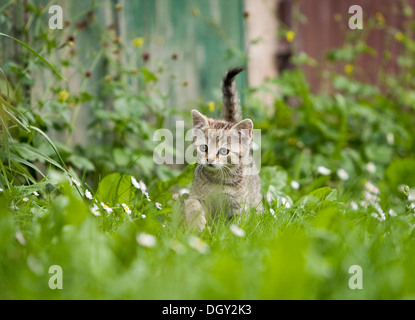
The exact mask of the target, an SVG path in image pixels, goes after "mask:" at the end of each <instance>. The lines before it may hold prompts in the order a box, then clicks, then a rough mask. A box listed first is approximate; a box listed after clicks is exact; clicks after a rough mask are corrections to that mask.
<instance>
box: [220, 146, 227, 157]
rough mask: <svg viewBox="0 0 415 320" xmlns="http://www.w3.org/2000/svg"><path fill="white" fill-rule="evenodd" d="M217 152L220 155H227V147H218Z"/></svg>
mask: <svg viewBox="0 0 415 320" xmlns="http://www.w3.org/2000/svg"><path fill="white" fill-rule="evenodd" d="M219 154H220V155H222V156H226V155H228V154H229V149H226V148H220V149H219Z"/></svg>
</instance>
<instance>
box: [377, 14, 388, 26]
mask: <svg viewBox="0 0 415 320" xmlns="http://www.w3.org/2000/svg"><path fill="white" fill-rule="evenodd" d="M375 17H376V20H377V21H378V23H379V24H380V25H381V26H383V25H384V24H385V22H386V20H385V17H384V16H383V14H382V13H381V12H376V14H375Z"/></svg>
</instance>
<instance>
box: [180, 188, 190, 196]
mask: <svg viewBox="0 0 415 320" xmlns="http://www.w3.org/2000/svg"><path fill="white" fill-rule="evenodd" d="M189 193H190V190H189V189H186V188H181V189H180V190H179V194H180V195H181V196H182V195H184V194H189Z"/></svg>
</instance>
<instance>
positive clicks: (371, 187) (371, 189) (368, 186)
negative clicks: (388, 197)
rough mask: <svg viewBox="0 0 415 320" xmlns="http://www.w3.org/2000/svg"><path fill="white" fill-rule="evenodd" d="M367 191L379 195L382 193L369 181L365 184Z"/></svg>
mask: <svg viewBox="0 0 415 320" xmlns="http://www.w3.org/2000/svg"><path fill="white" fill-rule="evenodd" d="M365 189H366V190H367V191H369V192H371V193H373V194H379V193H380V191H379V189H378V187H376V186H375V185H374V184H373V183H372V182H370V181H368V182H366V183H365Z"/></svg>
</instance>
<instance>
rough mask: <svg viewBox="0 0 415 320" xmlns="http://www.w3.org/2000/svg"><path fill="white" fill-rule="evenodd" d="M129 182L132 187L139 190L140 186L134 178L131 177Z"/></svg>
mask: <svg viewBox="0 0 415 320" xmlns="http://www.w3.org/2000/svg"><path fill="white" fill-rule="evenodd" d="M131 183H132V184H133V186H134V187H136V188H137V189H139V190H141V186H140V184H139V183H138V181H137V180H136V178H134V177H131Z"/></svg>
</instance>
